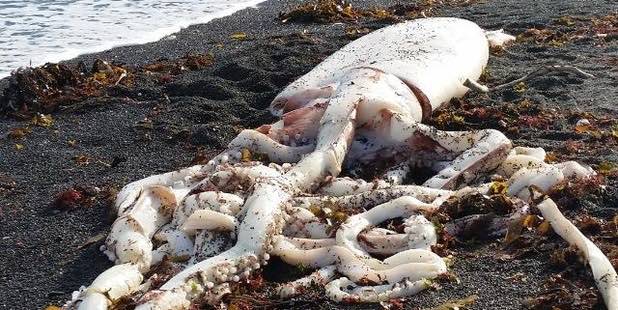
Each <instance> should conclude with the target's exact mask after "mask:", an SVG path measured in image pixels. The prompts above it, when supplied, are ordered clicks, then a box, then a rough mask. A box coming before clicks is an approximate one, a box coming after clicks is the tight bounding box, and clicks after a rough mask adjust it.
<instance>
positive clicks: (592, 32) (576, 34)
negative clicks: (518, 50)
mask: <svg viewBox="0 0 618 310" xmlns="http://www.w3.org/2000/svg"><path fill="white" fill-rule="evenodd" d="M617 36H618V13H612V14H608V15H605V16H596V17H591V18H583V17H576V16H561V17H559V18H557V19H555V20H554V21H553V23H551V24H549V25H548V26H547V27H544V28H530V29H527V30H525V31H524V32H523V33H521V34H519V35H518V36H517V41H519V42H530V43H535V44H538V45H545V46H553V47H562V46H564V45H565V44H568V43H571V42H574V41H578V40H584V39H593V40H597V41H598V42H599V43H602V42H603V41H609V40H612V39H614V38H616V37H617Z"/></svg>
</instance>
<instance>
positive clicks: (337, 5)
mask: <svg viewBox="0 0 618 310" xmlns="http://www.w3.org/2000/svg"><path fill="white" fill-rule="evenodd" d="M469 2H470V1H460V0H449V1H434V0H424V1H418V2H417V3H406V4H396V5H393V6H390V7H386V8H384V7H373V8H367V9H363V8H356V7H354V6H353V5H352V3H351V2H350V1H347V0H314V1H311V2H309V3H304V4H301V5H299V6H297V7H295V8H293V9H291V10H289V11H287V12H280V13H279V20H280V21H281V22H282V23H288V22H294V23H337V22H344V23H357V22H359V21H360V20H361V19H363V18H365V19H369V20H375V21H381V22H386V23H396V22H400V21H403V20H408V19H414V18H419V17H427V16H434V15H437V14H438V13H437V8H438V7H439V6H440V5H467V4H469Z"/></svg>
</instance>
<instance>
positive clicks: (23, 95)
mask: <svg viewBox="0 0 618 310" xmlns="http://www.w3.org/2000/svg"><path fill="white" fill-rule="evenodd" d="M83 67H84V65H83V64H79V65H78V66H71V65H68V64H52V63H48V64H45V65H43V66H41V67H36V68H20V69H18V70H16V71H14V72H13V73H12V74H11V76H10V78H9V85H8V87H7V88H6V89H5V91H4V94H3V95H2V97H1V98H0V103H1V105H0V112H3V113H5V114H11V115H14V116H17V117H19V118H22V119H23V118H29V117H32V116H33V115H36V113H50V112H52V111H55V110H57V109H58V108H60V107H62V106H66V105H71V104H73V103H77V102H79V101H82V100H83V99H84V98H86V97H93V96H101V95H102V93H103V92H104V90H105V88H106V87H108V86H110V85H118V84H125V85H128V84H130V83H131V80H132V79H131V77H130V74H129V72H128V71H127V70H126V69H124V68H123V67H121V66H119V65H114V64H110V63H107V62H105V61H102V60H97V61H95V62H94V65H93V66H92V69H91V70H90V71H88V72H84V71H82V70H83Z"/></svg>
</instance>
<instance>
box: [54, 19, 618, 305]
mask: <svg viewBox="0 0 618 310" xmlns="http://www.w3.org/2000/svg"><path fill="white" fill-rule="evenodd" d="M512 39H513V38H512V37H511V36H508V35H506V34H504V33H502V32H500V31H494V32H490V31H484V30H483V29H481V28H480V27H479V26H478V25H476V24H475V23H473V22H471V21H467V20H463V19H457V18H425V19H418V20H414V21H408V22H404V23H400V24H396V25H393V26H389V27H386V28H383V29H379V30H377V31H374V32H372V33H371V34H368V35H366V36H364V37H362V38H360V39H357V40H356V41H353V42H351V43H349V44H348V45H346V46H345V47H343V48H342V49H340V50H339V51H337V52H335V53H334V54H333V55H331V56H330V57H328V58H327V59H326V60H324V61H323V62H322V63H320V64H319V65H317V66H316V67H315V68H314V69H313V70H311V71H310V72H309V73H307V74H305V75H304V76H302V77H300V78H299V79H298V80H296V81H294V82H293V83H291V84H290V85H289V86H287V87H286V88H285V89H284V90H283V91H282V92H281V93H280V94H279V95H278V96H276V98H274V100H273V101H272V104H271V105H270V111H271V112H272V113H273V114H274V115H277V116H280V120H279V121H277V122H275V123H273V124H270V125H264V126H261V127H259V128H257V129H255V130H244V131H242V132H241V133H240V134H239V135H238V136H237V137H236V138H234V139H233V140H232V141H231V142H230V144H229V145H228V147H227V149H226V150H225V151H224V152H222V153H221V154H219V155H217V156H215V157H214V158H213V159H212V160H211V161H209V162H208V163H207V164H205V165H197V166H193V167H189V168H185V169H182V170H178V171H174V172H169V173H165V174H161V175H155V176H150V177H147V178H145V179H143V180H138V181H135V182H133V183H130V184H128V185H126V186H125V187H124V188H123V189H122V191H121V192H120V193H119V194H118V196H117V200H116V203H115V211H116V213H117V214H118V218H117V219H116V221H115V222H114V224H113V225H112V229H111V232H110V234H109V236H108V238H107V240H106V243H105V245H104V246H103V248H102V250H103V251H104V252H105V253H106V254H107V255H108V257H109V258H110V259H111V260H112V261H114V262H115V264H116V266H114V267H112V268H110V269H108V270H107V271H105V272H103V273H102V274H101V275H100V276H99V277H97V279H95V281H94V282H93V283H92V284H91V285H90V286H88V287H84V288H82V289H80V290H79V291H77V292H75V293H74V296H73V297H74V298H73V300H72V301H70V302H68V303H67V305H65V308H67V309H68V308H77V309H107V308H108V307H110V306H111V305H113V304H114V303H116V302H118V301H119V300H120V299H122V298H123V297H126V296H129V295H132V296H137V298H139V303H138V306H137V308H136V309H187V308H189V307H190V306H191V304H192V302H195V301H196V300H198V299H201V300H204V299H206V300H211V301H213V302H216V301H218V300H220V299H221V297H222V296H223V295H224V294H226V293H227V292H229V283H231V282H238V281H243V280H245V279H248V278H249V277H251V275H252V274H254V273H257V272H259V270H260V268H262V267H263V266H264V265H265V264H267V263H268V260H269V258H270V257H271V256H273V255H275V256H278V257H280V258H281V259H282V260H283V261H284V262H286V263H289V264H294V265H303V266H306V267H312V268H316V272H314V273H313V274H311V275H310V276H308V277H306V278H302V279H299V280H297V281H294V282H291V283H287V284H283V285H281V287H280V288H279V294H280V296H281V298H287V297H289V296H293V295H295V294H298V293H299V292H300V291H302V289H303V288H304V287H307V286H309V285H311V284H319V285H323V286H325V288H326V292H327V295H328V296H329V297H330V298H332V299H333V300H335V301H339V302H341V301H346V302H379V301H385V300H388V299H391V298H397V297H406V296H411V295H413V294H415V293H417V292H419V291H421V290H423V289H425V288H427V287H429V285H430V282H431V280H432V279H435V278H436V277H438V276H439V275H441V274H443V273H445V272H447V270H448V267H447V264H446V262H445V259H444V258H442V257H440V256H439V255H437V254H435V253H434V252H432V251H431V247H432V246H433V245H435V244H436V239H437V237H436V230H435V227H434V226H433V224H432V223H431V222H429V221H428V220H427V218H426V216H427V215H428V214H431V213H433V212H436V210H438V209H439V208H440V206H441V204H442V203H443V202H444V201H445V200H446V199H448V198H449V197H452V196H457V195H462V193H465V192H470V191H475V192H479V193H484V192H487V190H488V187H489V186H488V184H490V183H487V181H488V180H489V175H490V174H492V173H493V174H499V175H501V176H503V177H504V178H505V179H507V180H508V181H507V182H508V185H509V186H508V195H510V196H511V197H513V198H514V199H519V200H520V201H521V202H522V203H523V204H526V205H530V206H533V205H535V206H536V207H538V208H539V210H540V211H541V213H542V214H543V216H544V217H545V218H546V219H547V220H548V221H549V222H550V224H551V225H552V227H553V228H554V230H555V231H556V232H557V233H558V234H560V235H561V236H562V237H563V238H565V239H566V240H567V241H568V242H569V243H571V244H573V245H575V246H577V247H578V248H579V249H580V250H581V251H582V252H583V253H584V255H585V257H586V259H587V260H588V262H589V264H590V266H591V268H592V271H593V275H594V277H595V280H596V282H597V286H598V287H599V289H600V291H601V293H602V294H603V296H604V299H605V303H606V304H607V305H608V308H610V309H616V308H617V307H618V300H617V298H618V292H617V291H618V279H617V276H616V271H615V270H614V269H613V267H612V266H611V264H610V263H609V261H608V259H607V257H605V255H603V253H601V251H600V250H599V249H598V248H597V247H596V246H595V245H594V244H593V243H592V242H591V241H590V240H588V239H587V238H586V237H585V236H584V235H583V234H581V233H580V232H579V231H578V230H577V228H575V226H573V225H572V224H571V223H570V222H569V221H568V220H566V219H565V218H564V217H563V216H562V214H561V213H560V211H559V209H558V208H557V207H556V206H555V204H554V203H553V202H552V201H551V199H549V198H546V199H544V200H543V201H542V202H541V203H538V201H537V200H534V199H533V197H532V196H533V195H534V191H540V192H543V191H547V190H548V189H550V188H551V187H552V186H553V185H555V184H557V183H559V182H563V181H565V180H566V181H568V180H576V179H582V178H587V177H590V176H591V175H593V174H594V171H593V170H592V169H590V168H588V167H586V166H583V165H581V164H579V163H576V162H566V163H560V164H553V165H552V164H547V163H545V162H544V159H545V152H544V151H543V150H542V149H538V148H522V147H513V145H512V143H511V141H510V140H509V139H508V138H507V137H506V136H504V135H503V134H502V133H501V132H499V131H497V130H492V129H486V130H476V131H442V130H438V129H436V128H434V127H432V126H429V125H426V124H425V122H426V121H427V120H428V119H429V118H430V117H431V115H432V112H433V111H435V110H436V109H439V108H440V107H441V106H443V105H445V104H448V102H449V101H450V100H451V99H452V98H457V97H462V96H463V95H465V94H466V93H467V92H468V91H469V90H470V88H469V87H471V85H477V86H478V83H477V80H478V79H479V77H480V76H481V74H482V72H483V70H484V68H485V67H486V66H487V61H488V57H489V48H490V44H492V45H493V44H501V43H504V42H506V41H509V40H512ZM253 154H260V156H259V157H260V158H261V159H260V161H256V160H254V159H253V158H252V155H253ZM377 163H380V165H377ZM376 166H381V169H383V170H382V171H381V172H380V175H381V177H380V178H377V179H375V180H373V181H369V182H367V181H365V180H363V179H361V178H360V177H358V176H360V175H363V172H364V171H366V170H368V169H374V168H375V167H376ZM419 166H423V167H426V168H429V169H431V170H432V171H434V175H433V176H432V177H430V178H429V179H428V180H426V181H425V182H424V183H423V184H418V185H415V184H410V183H409V182H408V181H407V180H409V179H410V178H409V177H410V175H413V174H414V173H415V167H419ZM342 171H347V172H348V176H347V177H341V176H340V174H341V173H342ZM350 176H352V177H350ZM532 189H534V191H533V190H532ZM333 205H336V206H337V208H339V209H341V210H350V213H352V215H351V216H349V217H348V218H347V219H346V220H345V221H343V223H341V225H340V226H338V227H336V230H335V231H334V232H332V231H329V228H332V225H331V223H328V222H324V220H323V219H320V218H319V217H318V216H316V214H315V212H312V210H315V209H318V210H320V212H321V213H329V212H331V213H332V212H333V210H331V209H332V206H333ZM352 210H356V211H352ZM358 210H360V211H358ZM393 218H403V219H404V227H405V229H404V231H403V233H397V232H394V231H390V230H388V229H384V228H379V227H378V225H379V224H380V223H382V222H384V221H386V220H388V219H393ZM376 245H377V246H376ZM372 254H380V255H382V256H388V257H387V258H386V259H384V260H380V259H376V258H373V257H372ZM164 257H173V258H174V261H177V262H181V263H180V264H181V266H182V267H183V268H184V269H183V270H182V271H181V272H179V273H177V274H175V275H174V276H173V277H172V278H171V279H170V280H168V281H167V282H165V283H164V284H163V285H162V286H160V287H157V288H156V289H152V288H151V286H152V283H153V281H152V279H146V281H144V277H143V275H144V274H145V273H147V272H148V271H149V270H151V268H152V267H153V266H154V265H156V264H158V263H159V262H161V261H162V260H163V259H164Z"/></svg>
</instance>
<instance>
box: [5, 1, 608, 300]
mask: <svg viewBox="0 0 618 310" xmlns="http://www.w3.org/2000/svg"><path fill="white" fill-rule="evenodd" d="M471 2H472V3H470V4H467V5H459V4H450V5H441V4H435V8H434V10H432V14H433V15H435V16H456V17H463V18H467V19H470V20H473V21H475V22H477V23H478V24H479V25H481V26H482V27H483V28H486V29H498V28H504V29H505V30H506V31H507V32H509V33H512V34H514V35H522V34H523V35H522V36H521V37H520V40H518V42H516V43H515V44H514V45H513V46H511V47H509V48H508V49H507V50H506V51H503V52H496V53H494V55H493V56H492V57H491V60H490V64H489V68H488V73H489V74H488V75H487V77H486V83H487V84H489V85H496V84H500V83H503V82H508V81H510V80H513V79H515V78H518V77H521V76H523V75H525V74H527V73H529V72H531V71H533V70H535V69H537V68H540V67H542V66H545V65H557V64H562V65H573V66H577V67H579V68H581V69H582V70H585V71H587V72H590V73H592V74H594V75H595V76H596V77H595V78H593V79H582V78H580V77H576V76H573V75H569V74H558V75H551V76H544V77H541V78H538V79H535V80H533V81H530V82H528V83H527V84H525V85H523V86H521V87H520V88H519V89H513V88H508V89H506V90H501V91H497V92H494V93H490V94H488V95H478V94H471V95H468V96H467V97H466V98H464V99H463V100H462V101H461V102H459V103H454V104H453V105H452V106H451V107H449V108H447V110H445V111H443V112H441V113H438V116H439V115H441V116H442V118H440V120H438V121H435V125H437V126H438V127H442V128H453V129H464V128H497V129H500V130H502V131H503V132H505V133H506V134H507V136H509V138H511V139H513V141H514V143H515V144H516V145H523V146H539V147H543V148H546V150H548V151H550V152H552V154H553V156H555V159H556V160H558V161H564V160H578V161H581V162H583V163H586V164H589V165H591V166H592V167H593V168H595V169H597V170H599V171H600V172H601V174H602V175H603V180H602V183H603V184H605V185H604V188H603V189H602V190H600V189H597V188H596V187H595V188H593V189H590V190H585V189H582V188H581V187H580V188H577V189H582V191H581V192H577V191H574V190H573V189H568V190H570V191H568V190H567V191H566V192H561V194H560V195H561V197H560V198H561V199H562V200H559V202H560V203H561V206H563V207H564V208H565V209H564V210H565V213H566V214H567V215H568V216H569V217H570V218H571V219H574V220H576V223H578V225H584V224H586V223H589V222H586V221H585V220H584V219H582V217H583V215H589V216H590V217H591V218H592V220H591V221H596V222H595V223H596V224H595V223H593V224H591V225H592V226H586V227H587V228H589V230H584V231H585V232H586V233H587V234H589V235H592V236H593V239H595V240H600V241H602V242H603V243H602V246H601V248H602V249H603V250H605V251H609V252H610V253H611V255H610V258H613V259H614V263H616V262H618V247H617V246H618V244H617V240H618V237H617V236H616V234H615V232H616V227H615V226H611V225H612V224H611V221H616V219H617V218H616V217H615V216H616V213H617V212H616V211H617V209H616V208H618V198H617V196H618V190H617V189H618V177H617V175H618V172H617V171H616V169H617V168H616V165H618V148H617V144H618V127H617V126H618V125H617V123H616V119H617V118H618V105H617V102H618V38H617V32H616V31H617V30H618V24H617V20H618V15H617V13H618V12H617V11H616V10H617V8H616V6H615V2H614V1H611V0H605V1H603V0H591V1H551V0H539V1H523V0H519V1H516V0H503V1H482V2H476V1H471ZM298 3H300V1H268V2H266V3H264V4H262V5H260V6H259V7H258V8H257V9H246V10H243V11H240V12H237V13H235V14H233V15H231V16H228V17H225V18H222V19H218V20H215V21H212V22H210V23H208V24H203V25H194V26H191V27H189V28H187V29H184V30H183V31H181V32H179V33H177V34H175V35H174V36H173V37H170V38H166V39H163V40H161V41H158V42H154V43H150V44H145V45H138V46H127V47H119V48H115V49H112V50H109V51H105V52H102V53H98V54H93V55H85V56H82V57H80V58H78V59H75V60H71V61H68V64H70V65H75V64H76V63H77V62H78V61H84V62H85V63H86V64H87V65H88V66H91V65H92V63H93V62H94V60H95V59H103V60H107V61H110V62H113V63H115V64H118V65H123V66H125V67H133V68H137V67H140V66H144V65H146V64H153V63H155V62H156V61H158V60H160V59H162V58H166V59H169V60H170V61H175V59H178V58H180V57H183V56H186V55H187V54H196V53H202V54H209V56H208V57H211V56H212V59H210V58H209V60H208V61H207V62H206V63H207V64H205V65H203V66H201V65H200V66H197V70H185V71H182V72H180V73H179V74H166V75H146V74H136V75H135V77H134V79H133V81H132V83H131V85H128V86H125V85H122V83H121V84H120V85H118V86H111V87H109V88H106V89H105V91H104V94H103V95H97V96H92V97H88V96H86V97H84V98H82V99H83V100H80V101H79V102H77V103H74V104H72V105H70V106H69V107H64V108H60V109H57V110H56V111H54V112H52V113H51V116H52V118H53V122H52V123H45V122H42V123H41V122H39V125H32V124H31V122H30V121H24V120H19V119H17V118H15V117H11V116H2V117H1V118H0V133H1V134H2V135H1V136H0V250H1V252H0V308H1V309H43V308H45V307H46V306H48V305H61V304H62V303H64V301H66V300H68V299H70V294H71V292H72V291H74V290H76V289H78V288H79V287H80V286H81V285H87V284H89V283H90V282H91V281H92V280H93V279H94V278H95V277H96V276H97V275H98V274H100V273H101V272H102V271H104V270H105V269H106V268H108V267H110V266H111V263H110V262H109V261H108V260H107V258H106V257H105V256H104V255H103V254H101V253H100V252H99V246H100V245H101V244H102V239H101V238H97V236H102V235H104V234H106V233H107V232H108V230H109V227H110V225H111V223H112V221H113V217H112V215H111V214H110V213H111V212H109V203H108V200H107V199H106V195H108V194H109V193H113V189H116V190H118V189H120V188H121V187H122V186H123V185H124V184H126V183H128V182H130V181H133V180H137V179H141V178H143V177H145V176H148V175H152V174H157V173H163V172H167V171H171V170H176V169H179V168H181V167H185V166H188V165H190V164H191V163H192V162H195V161H200V160H202V161H203V160H204V159H205V158H206V159H207V158H208V157H209V156H212V154H215V153H216V152H217V151H219V150H221V149H222V148H223V147H224V146H225V145H226V143H227V142H228V141H229V140H231V139H232V138H233V137H234V136H235V134H236V133H237V132H238V131H239V130H241V129H242V128H252V127H256V126H259V125H261V124H264V123H268V122H270V121H272V119H273V118H272V117H271V116H270V115H269V114H268V113H267V112H266V111H265V108H266V107H267V106H268V104H269V103H270V101H271V100H272V98H274V96H275V95H276V94H277V93H278V92H279V91H280V90H281V89H282V88H283V87H284V86H285V85H287V84H288V83H289V82H291V81H293V80H294V79H295V78H296V77H298V76H300V75H302V74H303V73H305V72H307V71H309V70H310V69H311V68H312V67H313V66H315V65H316V64H318V63H319V62H320V61H321V60H322V59H324V58H325V57H326V56H328V55H329V54H331V53H332V52H334V51H336V50H337V49H338V48H340V47H341V46H343V45H344V44H346V43H347V42H349V41H350V40H351V38H350V35H353V34H351V31H349V30H350V29H351V28H355V29H361V32H362V31H363V30H362V29H363V28H369V29H377V28H380V27H383V26H386V25H388V24H389V23H390V21H385V20H377V19H375V18H369V17H363V18H361V19H359V20H358V21H357V22H355V23H353V22H346V23H293V22H288V23H285V24H283V23H281V22H280V21H279V20H278V18H277V16H278V14H279V12H280V11H282V10H288V9H289V8H291V7H294V6H295V5H297V4H298ZM397 3H398V2H397V1H388V0H375V1H353V4H354V6H355V7H358V8H364V7H378V6H379V7H386V8H388V7H390V6H392V5H395V4H397ZM607 16H609V18H608V20H610V21H609V22H608V23H609V24H610V25H613V26H612V27H613V28H611V29H613V30H612V31H613V34H610V35H607V36H601V37H599V36H595V35H594V32H595V31H597V30H598V29H597V28H599V29H600V27H601V26H599V21H598V20H599V19H602V18H604V17H605V18H607ZM612 16H613V17H612ZM594 18H597V19H594ZM601 24H602V26H603V27H605V26H604V25H606V24H607V23H606V24H603V23H601ZM595 27H596V28H595ZM531 28H537V29H547V30H548V32H544V33H542V34H538V33H530V32H529V31H528V30H529V29H531ZM606 28H607V27H606ZM603 29H605V28H603ZM346 30H348V31H347V32H348V34H346ZM599 31H600V30H599ZM240 32H242V33H243V35H239V34H238V33H240ZM235 33H236V35H235V36H233V34H235ZM8 84H9V80H7V79H5V80H3V81H1V82H0V94H1V93H2V91H3V90H4V91H6V89H7V87H8ZM522 87H525V88H524V89H522ZM6 93H7V92H5V94H6ZM6 98H7V97H5V98H4V99H5V100H6ZM0 100H2V97H0ZM522 102H524V103H522ZM1 106H6V103H3V102H0V107H1ZM482 107H489V108H490V109H488V110H487V111H485V110H483V113H480V112H479V113H477V112H478V111H480V110H478V109H479V108H482ZM498 112H500V113H498ZM481 114H482V115H481ZM516 114H517V115H516ZM485 115H490V117H487V116H485ZM496 115H500V116H501V117H503V118H504V119H502V120H503V121H504V122H500V119H498V118H497V117H498V116H496ZM453 116H458V117H453ZM582 118H586V119H588V120H590V122H591V124H592V126H593V128H575V124H576V122H577V121H578V120H579V119H582ZM48 125H49V126H48ZM25 127H29V128H27V130H23V131H24V132H23V133H24V134H23V135H21V134H19V135H17V134H14V132H15V129H19V128H22V129H25ZM612 130H613V131H612ZM612 132H613V135H615V136H612ZM75 187H76V188H77V190H78V191H79V192H80V194H81V195H83V196H86V197H88V199H83V200H82V201H88V203H82V204H80V205H79V206H76V207H74V208H72V207H69V209H70V210H66V208H64V209H62V208H60V209H62V210H59V206H58V204H57V203H54V201H55V199H56V198H57V197H58V195H59V193H62V192H65V191H67V190H69V189H71V188H75ZM94 187H96V188H98V189H99V190H100V191H98V190H97V189H95V188H94ZM591 188H592V187H591ZM569 193H571V194H572V195H571V196H569V195H568V194H569ZM60 207H62V206H60ZM582 223H583V224H582ZM595 225H596V226H595ZM613 225H616V223H614V224H613ZM580 227H582V226H580ZM606 227H610V228H611V227H613V229H614V230H613V231H614V234H613V235H611V233H609V235H607V234H608V230H607V229H606ZM535 238H536V239H537V240H538V241H539V242H535V241H529V240H528V242H527V243H526V242H520V243H517V244H516V245H511V246H506V245H504V244H503V242H502V240H493V241H483V242H472V243H463V244H458V245H456V246H454V247H453V248H452V249H451V250H452V252H451V253H452V254H453V255H454V257H455V260H454V267H453V268H454V270H453V272H454V274H455V275H456V276H457V277H458V278H459V281H458V282H449V283H445V284H443V285H442V288H441V289H439V290H430V291H426V292H423V293H422V294H420V295H418V296H414V297H412V298H410V299H407V300H405V301H404V302H403V305H402V306H403V307H404V308H406V309H425V308H432V307H435V306H438V305H441V304H443V303H444V302H447V301H449V300H453V299H461V298H466V297H468V296H471V295H477V296H478V297H477V299H476V302H474V303H473V304H472V305H470V306H469V307H470V308H471V309H520V308H527V307H532V306H531V305H534V302H535V301H540V302H541V304H540V306H538V305H537V309H551V307H552V306H556V307H558V308H560V309H575V308H578V309H604V306H603V305H602V301H601V299H600V295H599V294H598V292H597V291H596V289H595V288H594V282H593V281H592V276H591V274H590V272H588V271H581V270H580V271H578V266H580V265H578V263H577V262H576V259H575V260H570V259H565V260H564V261H565V264H562V265H561V264H560V263H561V260H560V259H557V261H556V259H552V257H555V256H556V254H555V253H556V252H557V250H560V249H564V248H566V244H565V243H563V242H562V241H560V240H559V238H558V237H556V236H554V235H551V234H549V235H547V236H536V237H535ZM89 240H90V241H92V242H89ZM612 251H613V252H612ZM558 252H559V251H558ZM610 253H608V254H610ZM612 255H613V256H612ZM614 266H616V265H614ZM269 268H271V270H270V271H269V272H270V273H273V270H272V268H274V267H269ZM558 274H559V275H560V276H561V277H562V279H566V280H565V281H566V282H568V284H566V285H563V286H561V287H562V288H561V289H556V288H553V289H552V287H551V285H550V284H551V283H550V284H547V283H548V282H547V281H549V280H548V279H554V280H553V282H554V283H555V282H556V280H555V278H552V277H555V276H556V275H558ZM267 279H268V278H267ZM550 282H551V281H550ZM548 285H549V286H548ZM552 294H554V295H555V294H563V295H559V296H562V297H561V298H562V299H564V301H563V302H564V303H565V304H563V305H561V304H556V300H555V298H554V299H553V300H552V299H551V298H552V296H554V295H552ZM543 296H545V297H543ZM554 297H555V296H554ZM542 298H546V299H547V300H548V301H547V302H545V301H544V299H542ZM569 298H570V299H569ZM530 301H532V304H531V303H530ZM552 302H553V303H552ZM269 306H271V307H274V308H299V307H304V308H311V309H314V308H315V309H318V308H319V309H327V308H338V307H345V308H351V307H354V308H360V309H365V308H371V309H379V308H381V306H380V305H356V306H349V305H338V304H334V303H332V302H330V301H327V299H325V297H324V296H320V295H319V294H318V295H315V296H304V298H300V299H298V300H295V301H292V302H286V303H277V302H273V303H271V304H270V305H269ZM440 309H450V308H440Z"/></svg>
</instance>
